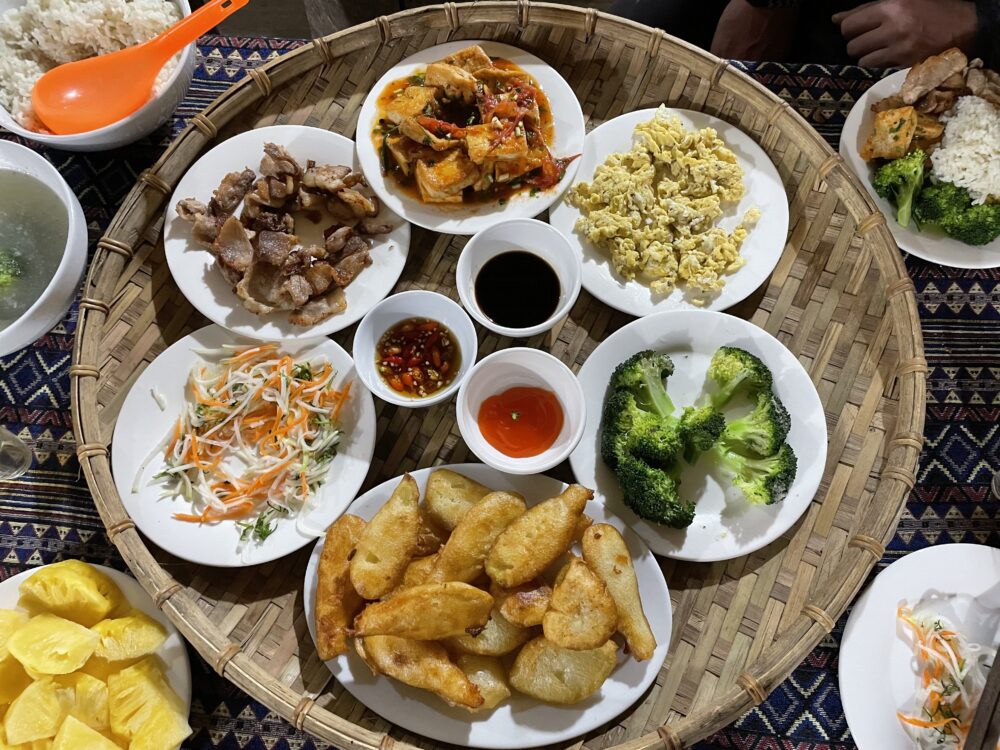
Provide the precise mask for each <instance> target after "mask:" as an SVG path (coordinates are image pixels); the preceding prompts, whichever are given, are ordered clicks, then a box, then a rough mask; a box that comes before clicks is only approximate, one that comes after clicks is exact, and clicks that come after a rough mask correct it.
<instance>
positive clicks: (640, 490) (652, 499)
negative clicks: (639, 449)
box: [617, 455, 694, 529]
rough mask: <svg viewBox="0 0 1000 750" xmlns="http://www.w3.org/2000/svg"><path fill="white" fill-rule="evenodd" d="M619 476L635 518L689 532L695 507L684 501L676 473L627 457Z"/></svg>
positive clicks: (627, 502) (622, 463)
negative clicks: (685, 529) (688, 528)
mask: <svg viewBox="0 0 1000 750" xmlns="http://www.w3.org/2000/svg"><path fill="white" fill-rule="evenodd" d="M617 474H618V481H619V483H620V484H621V487H622V493H623V495H624V498H625V504H626V505H627V506H628V507H629V508H631V509H632V510H633V511H635V513H636V515H638V516H640V517H641V518H644V519H646V520H647V521H652V522H653V523H660V524H665V525H667V526H672V527H674V528H675V529H683V528H686V527H688V526H690V525H691V522H692V521H694V503H691V502H685V501H683V500H681V498H680V485H679V482H678V480H677V477H676V476H675V475H674V474H673V473H670V472H667V471H664V470H663V469H658V468H655V467H652V466H650V465H649V464H647V463H646V462H645V461H642V460H641V459H639V458H636V457H635V456H631V455H625V456H622V458H621V461H620V462H619V464H618V471H617Z"/></svg>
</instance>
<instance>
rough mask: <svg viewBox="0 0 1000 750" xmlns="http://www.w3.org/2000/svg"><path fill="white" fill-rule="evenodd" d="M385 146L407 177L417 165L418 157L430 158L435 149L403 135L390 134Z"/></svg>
mask: <svg viewBox="0 0 1000 750" xmlns="http://www.w3.org/2000/svg"><path fill="white" fill-rule="evenodd" d="M385 146H386V148H387V149H389V153H390V154H392V158H393V159H395V161H396V164H398V165H399V168H400V170H402V172H403V174H404V175H406V176H407V177H409V176H410V173H411V172H412V171H413V169H414V167H416V163H417V160H418V159H429V158H430V157H431V156H432V155H433V154H434V149H432V148H429V147H427V146H424V145H421V144H419V143H416V142H415V141H413V140H411V139H410V138H407V137H406V136H402V135H393V136H389V137H388V138H386V139H385Z"/></svg>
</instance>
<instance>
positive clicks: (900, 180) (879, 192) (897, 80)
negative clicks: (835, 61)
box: [840, 70, 1000, 268]
mask: <svg viewBox="0 0 1000 750" xmlns="http://www.w3.org/2000/svg"><path fill="white" fill-rule="evenodd" d="M907 73H908V71H906V70H903V71H899V72H898V73H894V74H892V75H890V76H888V77H886V78H883V79H882V80H881V81H879V82H878V83H876V84H875V85H874V86H872V87H871V88H870V89H868V91H866V92H865V93H864V94H863V95H862V96H861V97H860V98H859V99H858V101H857V103H856V104H855V105H854V108H853V109H852V110H851V112H850V114H849V115H848V117H847V121H846V122H845V123H844V129H843V131H842V133H841V137H840V155H841V157H843V159H844V161H845V162H846V163H847V164H848V166H849V167H850V168H851V170H852V171H853V172H854V173H855V175H856V176H857V177H858V179H859V181H860V182H861V183H862V184H863V185H864V186H865V189H866V190H867V191H868V193H869V195H871V197H872V199H873V200H874V201H875V203H876V204H877V205H878V207H879V209H880V210H881V211H882V213H883V214H885V217H886V224H887V225H888V228H889V231H890V232H892V236H893V238H894V239H895V240H896V244H897V245H899V247H900V249H901V250H905V251H906V252H908V253H911V254H912V255H915V256H917V257H918V258H923V259H924V260H929V261H931V262H933V263H939V264H941V265H943V266H952V267H955V268H992V267H994V266H1000V203H993V202H989V201H987V202H985V203H978V204H976V203H975V202H974V201H973V199H972V197H971V196H970V194H969V191H968V190H966V188H964V187H959V186H956V185H954V184H952V183H950V182H946V181H942V180H940V179H939V178H938V177H937V176H936V175H935V173H934V168H933V167H932V164H931V159H930V158H929V154H930V150H931V149H934V148H938V147H940V144H939V143H938V142H937V141H934V142H928V141H927V139H926V138H923V139H922V138H920V137H913V138H912V140H911V141H910V144H909V146H908V147H907V148H908V150H907V153H905V154H903V155H901V156H899V157H898V158H893V159H888V158H872V159H870V160H868V161H866V160H865V158H864V157H863V153H864V151H865V145H866V139H867V138H868V137H869V134H870V133H871V132H872V131H873V128H875V127H876V124H877V118H878V117H879V116H880V115H883V114H890V112H883V111H881V109H882V107H884V106H889V105H888V104H885V105H883V104H882V102H889V101H891V100H892V99H893V97H897V98H898V94H899V92H900V88H901V86H902V85H903V82H904V80H905V78H906V74H907ZM876 105H877V108H878V109H879V110H880V111H879V112H873V111H872V107H873V106H876ZM892 111H893V112H895V111H902V110H892ZM914 117H916V118H919V123H923V122H924V120H926V119H927V118H928V117H929V116H928V115H923V114H914ZM935 117H937V116H935ZM919 127H920V125H918V130H917V131H916V136H919V135H920V131H919ZM894 128H896V129H899V130H900V133H898V134H897V133H893V129H892V128H890V130H889V132H890V133H893V135H890V136H889V137H894V136H896V135H899V134H901V133H902V132H904V131H905V130H906V129H905V128H901V127H900V125H899V124H897V125H895V126H894ZM937 138H938V139H939V138H940V134H939V135H938V136H937ZM983 158H984V159H989V158H990V157H988V156H986V155H984V156H983Z"/></svg>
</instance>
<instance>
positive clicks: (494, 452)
mask: <svg viewBox="0 0 1000 750" xmlns="http://www.w3.org/2000/svg"><path fill="white" fill-rule="evenodd" d="M456 411H457V416H458V429H459V431H460V432H461V433H462V438H463V439H464V440H465V443H466V445H468V446H469V449H470V450H471V451H472V452H473V453H475V454H476V455H477V456H478V457H479V459H480V460H481V461H482V462H483V463H485V464H488V465H489V466H492V467H493V468H494V469H497V470H499V471H502V472H505V473H507V474H538V473H540V472H543V471H547V470H549V469H551V468H552V467H553V466H556V465H557V464H559V463H561V462H562V461H564V460H566V458H568V457H569V454H570V453H572V452H573V449H574V448H576V446H577V444H578V443H579V442H580V438H581V437H583V428H584V424H585V423H586V421H587V410H586V404H585V402H584V397H583V388H582V387H581V386H580V381H579V380H577V377H576V375H574V374H573V371H572V370H570V369H569V368H568V367H567V366H566V365H564V364H563V363H562V362H560V361H559V360H558V359H556V358H555V357H553V356H552V355H551V354H548V353H547V352H543V351H541V350H539V349H530V348H527V347H514V348H511V349H501V350H500V351H498V352H494V353H493V354H491V355H489V356H488V357H484V358H483V359H482V361H480V362H479V363H478V364H476V366H475V367H473V368H472V372H470V373H469V376H468V378H466V380H465V381H464V382H463V383H462V387H461V388H460V389H459V391H458V408H457V410H456Z"/></svg>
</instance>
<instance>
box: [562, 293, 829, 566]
mask: <svg viewBox="0 0 1000 750" xmlns="http://www.w3.org/2000/svg"><path fill="white" fill-rule="evenodd" d="M720 346H736V347H739V348H741V349H746V350H747V351H748V352H750V353H751V354H755V355H756V356H758V357H760V359H761V360H763V362H764V363H765V364H766V365H767V366H768V367H769V368H770V369H771V373H772V374H773V376H774V391H775V393H776V394H777V396H778V398H780V399H781V402H782V403H783V404H784V405H785V407H786V408H787V409H788V413H789V415H790V416H791V419H792V427H791V430H790V431H789V433H788V443H789V445H791V447H792V450H794V451H795V455H796V457H797V458H798V472H797V474H796V476H795V481H794V482H793V483H792V486H791V488H790V489H789V491H788V495H787V497H785V499H784V500H783V501H782V502H780V503H776V504H774V505H768V506H763V507H762V506H753V505H750V504H749V503H747V502H746V500H744V498H743V496H742V493H740V491H739V490H737V489H735V488H734V487H732V486H730V484H729V482H728V481H726V480H725V479H724V478H722V477H719V475H718V472H716V471H714V470H713V467H712V463H711V457H710V456H709V455H705V456H702V457H701V459H700V460H698V461H697V462H696V463H695V464H694V465H693V466H685V468H684V470H683V472H682V474H681V495H682V496H683V497H689V498H692V499H695V498H697V511H696V514H695V518H694V522H693V523H692V524H691V525H690V526H688V527H687V528H686V529H673V528H670V527H668V526H660V525H657V524H654V523H648V522H646V521H644V520H642V519H641V518H639V516H637V515H636V514H635V513H633V512H632V511H631V510H629V508H628V507H626V505H625V503H624V502H623V501H622V493H621V488H620V487H619V486H618V480H617V478H616V477H615V475H614V473H613V472H612V471H611V469H609V468H608V467H607V466H606V465H605V464H604V461H603V460H601V457H600V449H599V440H600V426H601V412H602V410H603V408H604V400H605V396H606V395H607V389H608V381H609V380H610V378H611V372H612V371H613V370H614V368H615V367H617V366H618V363H620V362H622V361H624V360H625V359H628V358H629V357H630V356H632V355H633V354H635V353H636V352H639V351H642V350H643V349H652V350H654V351H658V352H663V353H665V354H669V355H670V357H671V359H673V362H674V374H673V375H671V376H670V379H669V380H668V381H667V390H668V392H669V393H670V397H671V399H672V400H673V402H674V404H675V405H676V407H677V409H678V410H680V409H682V408H683V407H685V406H690V405H692V404H693V403H694V402H695V401H696V400H697V399H698V397H699V396H700V394H701V393H702V390H703V388H704V385H705V378H706V372H707V371H708V365H709V362H710V361H711V359H712V355H713V354H715V351H716V350H717V349H718V348H719V347H720ZM578 377H579V378H580V382H581V383H582V385H583V395H584V398H585V399H586V401H587V427H586V429H585V430H584V432H583V439H582V440H581V441H580V445H578V446H577V448H576V450H575V451H573V454H572V455H571V456H570V458H569V461H570V466H572V467H573V474H574V476H576V480H577V481H578V482H579V483H580V484H582V485H584V486H585V487H594V488H596V490H597V493H598V495H599V496H600V497H602V498H603V499H604V502H605V503H606V504H607V505H608V506H609V507H610V509H611V512H612V513H616V514H617V515H619V516H620V517H621V518H623V519H625V521H626V522H628V523H629V524H630V525H631V526H632V528H633V529H635V530H636V533H638V534H639V536H641V537H642V539H643V541H645V542H646V544H648V545H649V546H650V548H651V549H652V550H653V551H654V552H656V553H657V554H659V555H665V556H667V557H673V558H675V559H678V560H692V561H694V562H712V561H715V560H729V559H732V558H734V557H742V556H744V555H747V554H749V553H751V552H753V551H754V550H758V549H760V548H761V547H764V546H765V545H767V544H770V543H771V542H773V541H774V540H775V539H777V538H778V537H779V536H781V535H782V534H783V533H785V532H786V531H787V530H788V529H789V528H791V526H792V524H794V523H795V522H796V521H797V520H798V519H799V517H800V516H801V515H802V514H803V513H804V512H805V511H806V508H808V507H809V503H810V502H812V499H813V496H814V495H815V494H816V489H817V488H818V487H819V482H820V479H821V478H822V476H823V467H824V465H825V464H826V441H827V433H826V418H825V417H824V414H823V404H822V403H821V402H820V400H819V394H818V393H816V388H815V387H814V386H813V384H812V381H811V380H810V379H809V375H808V373H806V371H805V369H803V367H802V365H800V364H799V361H798V360H797V359H796V358H795V356H794V355H793V354H792V353H791V352H790V351H788V349H786V348H785V347H784V346H783V345H782V344H781V342H780V341H778V340H777V339H775V338H774V337H772V336H771V335H770V334H768V333H766V332H765V331H763V330H761V329H760V328H758V327H757V326H755V325H753V324H751V323H748V322H746V321H745V320H742V319H740V318H736V317H733V316H732V315H726V314H724V313H718V312H708V311H705V310H677V311H673V312H664V313H656V314H655V315H650V316H647V317H645V318H640V319H639V320H636V321H634V322H632V323H629V324H628V325H627V326H625V327H624V328H621V329H619V330H618V331H616V332H615V333H613V334H612V335H611V336H609V337H608V338H607V339H605V340H604V341H603V342H602V343H601V344H600V345H599V346H598V347H597V348H596V349H595V350H594V352H593V354H591V355H590V357H589V358H588V359H587V361H586V362H585V363H584V365H583V367H582V368H580V372H579V373H578ZM747 410H749V409H747ZM717 477H718V478H717Z"/></svg>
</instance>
